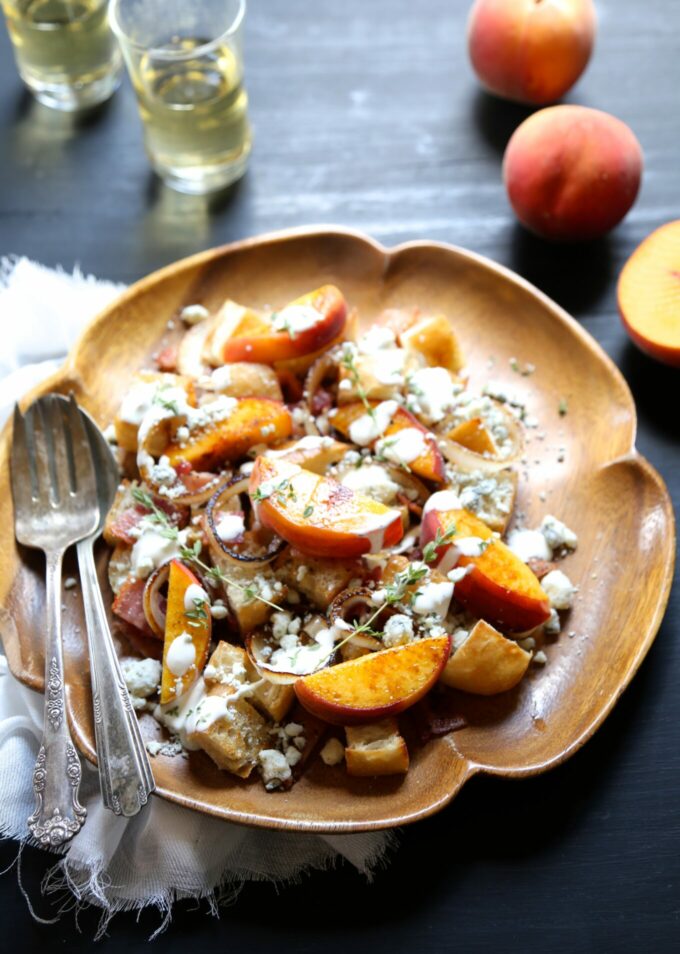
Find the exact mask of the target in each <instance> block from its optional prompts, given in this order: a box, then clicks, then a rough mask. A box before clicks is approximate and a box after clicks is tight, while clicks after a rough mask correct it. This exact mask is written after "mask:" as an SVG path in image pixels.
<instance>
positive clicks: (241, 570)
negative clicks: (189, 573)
mask: <svg viewBox="0 0 680 954" xmlns="http://www.w3.org/2000/svg"><path fill="white" fill-rule="evenodd" d="M211 554H212V558H213V563H215V564H216V565H217V566H219V567H220V568H221V569H223V570H224V572H225V573H226V574H227V576H228V577H229V579H230V580H231V581H233V582H230V583H225V584H224V591H225V596H226V600H227V604H228V606H229V609H230V610H231V613H232V615H233V617H234V620H235V621H236V623H237V625H238V628H239V630H240V632H241V633H248V632H250V630H251V629H256V628H257V627H258V626H262V625H263V623H266V622H267V620H268V619H269V617H270V616H271V615H272V613H273V612H274V609H273V607H271V606H269V605H268V604H267V603H263V602H262V600H258V599H254V598H251V597H250V596H249V595H248V593H246V592H245V588H248V587H250V586H255V587H256V588H257V591H258V593H260V594H261V595H262V596H264V597H265V598H266V599H268V600H270V601H271V602H272V603H277V604H278V603H279V601H281V600H284V599H285V596H286V587H285V586H283V587H282V588H279V589H278V590H276V589H275V588H274V587H275V584H276V583H277V578H276V577H275V576H274V573H273V571H272V569H271V567H269V566H265V567H260V569H258V570H253V569H252V568H251V567H247V566H244V567H240V566H236V565H235V564H234V563H233V562H231V561H229V563H227V562H226V558H224V557H223V556H221V555H220V554H219V553H218V552H217V550H216V548H211Z"/></svg>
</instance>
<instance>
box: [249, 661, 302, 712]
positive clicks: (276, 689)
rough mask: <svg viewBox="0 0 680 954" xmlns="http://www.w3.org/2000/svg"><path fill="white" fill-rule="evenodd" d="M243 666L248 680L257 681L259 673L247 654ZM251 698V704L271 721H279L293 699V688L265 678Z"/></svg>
mask: <svg viewBox="0 0 680 954" xmlns="http://www.w3.org/2000/svg"><path fill="white" fill-rule="evenodd" d="M245 666H246V672H247V674H248V680H249V681H250V682H257V681H258V680H259V679H260V678H261V677H260V673H259V672H258V670H257V667H256V666H255V665H254V664H253V663H252V662H251V660H250V659H249V657H248V656H246V662H245ZM251 699H252V701H253V705H254V706H256V707H257V708H258V709H259V710H260V711H261V712H264V714H265V715H267V716H269V718H270V719H272V721H273V722H281V721H282V719H284V718H285V717H286V714H287V713H288V711H289V710H290V707H291V706H292V705H293V702H294V701H295V690H294V689H293V687H292V686H281V685H278V684H277V683H274V682H267V681H266V680H265V682H263V683H262V684H261V685H259V686H258V687H257V688H256V689H254V690H253V694H252V696H251Z"/></svg>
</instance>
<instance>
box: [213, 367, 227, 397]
mask: <svg viewBox="0 0 680 954" xmlns="http://www.w3.org/2000/svg"><path fill="white" fill-rule="evenodd" d="M230 384H231V368H230V367H229V365H228V364H224V365H222V367H221V368H215V370H214V371H213V373H212V374H211V375H210V386H211V387H212V388H213V389H214V390H215V391H223V390H224V389H225V388H228V387H229V386H230Z"/></svg>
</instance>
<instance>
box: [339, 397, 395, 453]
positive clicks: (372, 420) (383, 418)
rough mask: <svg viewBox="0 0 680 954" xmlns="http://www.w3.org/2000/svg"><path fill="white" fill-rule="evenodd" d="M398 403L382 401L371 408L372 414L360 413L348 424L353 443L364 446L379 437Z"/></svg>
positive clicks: (385, 428)
mask: <svg viewBox="0 0 680 954" xmlns="http://www.w3.org/2000/svg"><path fill="white" fill-rule="evenodd" d="M398 407H399V405H398V404H397V402H396V401H382V402H381V403H380V404H378V406H377V407H375V408H374V409H373V414H362V415H361V417H358V418H357V419H356V421H352V423H351V424H350V426H349V436H350V439H351V441H352V442H353V443H354V444H358V445H359V446H360V447H366V446H368V444H372V443H373V441H374V440H376V439H377V438H378V437H381V436H382V435H383V434H384V433H385V431H386V430H387V428H388V427H389V426H390V422H391V421H392V418H393V417H394V415H395V414H396V413H397V409H398Z"/></svg>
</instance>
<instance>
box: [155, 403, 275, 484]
mask: <svg viewBox="0 0 680 954" xmlns="http://www.w3.org/2000/svg"><path fill="white" fill-rule="evenodd" d="M292 430H293V422H292V419H291V416H290V412H289V411H288V409H287V407H286V406H285V405H284V404H282V403H281V402H280V401H272V400H271V399H269V398H242V399H241V400H240V401H239V402H238V405H237V406H236V407H235V409H234V410H233V412H232V413H231V414H230V415H229V417H227V418H225V419H224V420H223V421H218V422H217V423H215V424H212V425H210V426H208V427H206V428H202V429H200V430H196V431H193V432H192V433H191V435H190V437H189V439H188V440H187V441H186V442H183V443H181V444H179V443H177V442H173V443H172V444H170V445H168V446H167V447H166V448H165V450H164V451H163V454H164V455H165V456H166V457H167V458H168V461H169V463H170V466H171V467H175V466H176V465H177V464H179V463H180V462H182V461H185V462H187V463H189V464H191V465H192V467H193V469H194V470H210V469H212V468H215V467H219V466H220V465H221V464H223V463H224V462H225V461H232V460H238V459H239V458H240V457H243V456H244V455H245V454H247V453H248V451H249V450H250V448H251V447H254V446H255V445H256V444H275V443H277V442H278V441H281V440H284V439H285V438H286V437H290V435H291V433H292Z"/></svg>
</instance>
